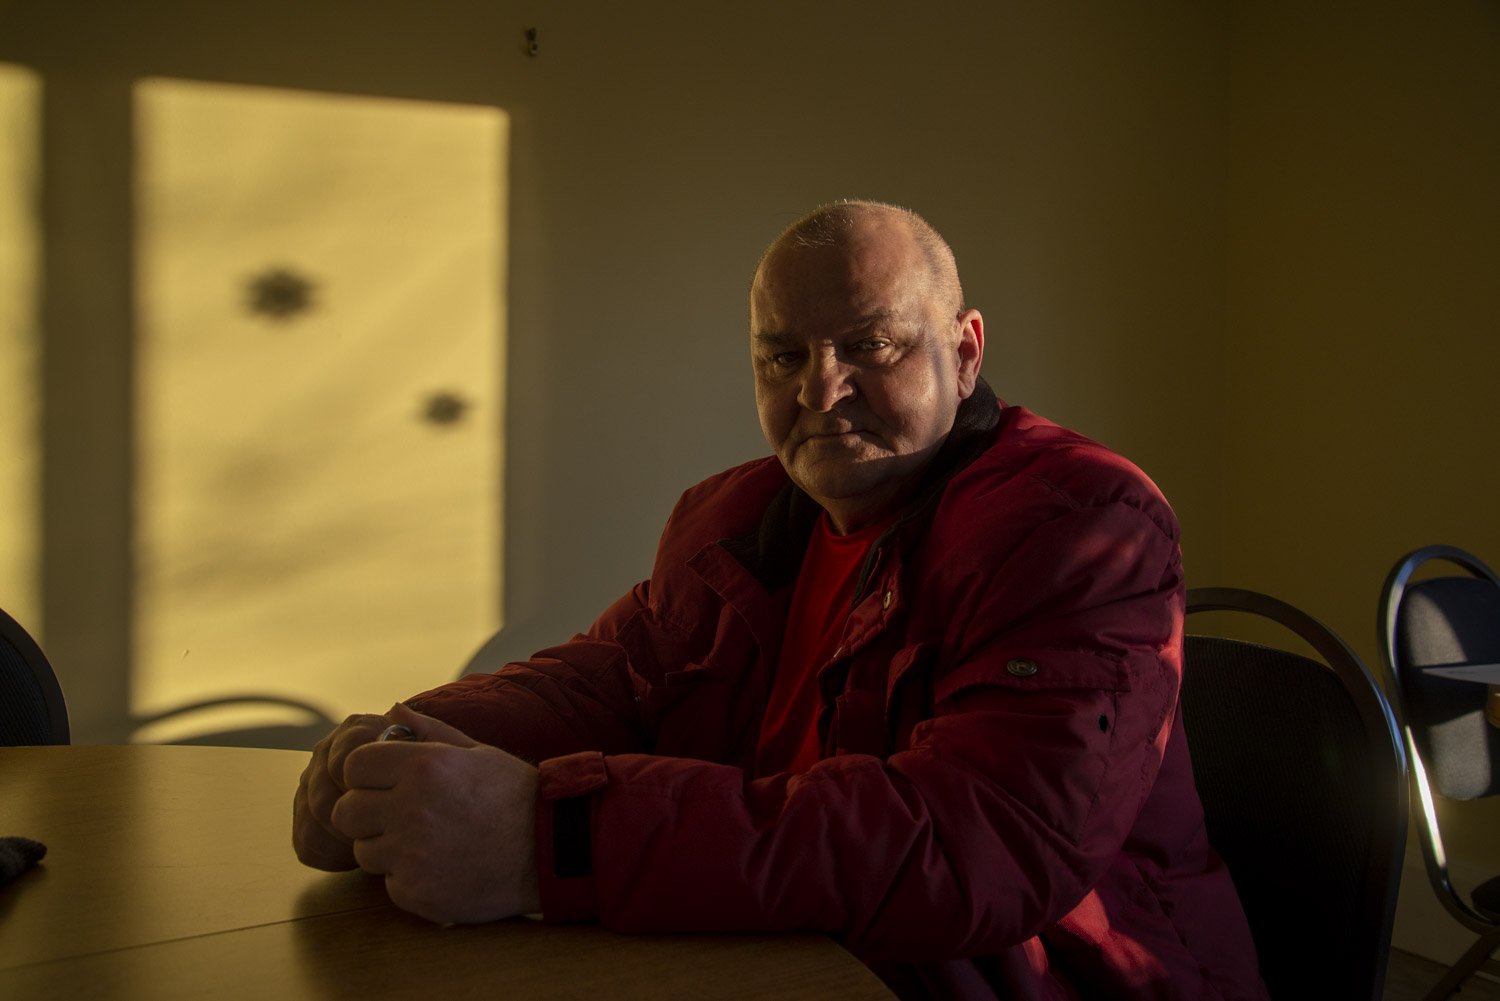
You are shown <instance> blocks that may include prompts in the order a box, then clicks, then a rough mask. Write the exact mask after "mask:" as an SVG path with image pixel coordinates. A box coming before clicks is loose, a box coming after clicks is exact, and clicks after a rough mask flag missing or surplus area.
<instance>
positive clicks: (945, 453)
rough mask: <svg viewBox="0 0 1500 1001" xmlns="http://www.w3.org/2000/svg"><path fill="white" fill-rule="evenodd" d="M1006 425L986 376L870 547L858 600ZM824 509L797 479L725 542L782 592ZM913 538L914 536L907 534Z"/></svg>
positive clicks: (857, 590)
mask: <svg viewBox="0 0 1500 1001" xmlns="http://www.w3.org/2000/svg"><path fill="white" fill-rule="evenodd" d="M999 424H1000V404H999V402H998V400H997V399H996V398H995V392H994V390H992V389H990V386H989V383H987V382H985V381H984V378H983V377H982V376H981V377H980V378H979V379H978V381H977V382H976V383H975V384H974V392H972V393H970V394H969V396H968V398H967V399H965V400H963V401H962V402H960V403H959V405H958V413H957V415H956V416H955V417H954V420H953V430H951V431H950V432H948V438H947V440H946V441H944V442H943V446H942V447H941V448H940V449H938V453H937V455H935V456H933V458H932V462H930V463H929V464H928V466H927V468H926V469H924V470H923V471H922V484H921V487H920V488H919V490H918V492H917V495H916V496H915V497H913V498H912V500H911V501H910V502H909V503H908V504H907V506H906V507H905V508H904V509H903V510H902V512H901V514H900V515H899V516H898V517H897V518H896V520H895V521H894V522H893V523H892V524H891V526H890V527H889V528H888V529H886V531H885V532H884V533H882V535H881V536H880V538H879V539H877V540H876V542H875V544H874V545H872V546H871V547H870V554H869V556H867V557H866V559H865V565H864V568H863V569H862V570H861V571H860V579H859V585H858V586H857V587H856V588H855V596H856V599H857V598H858V596H859V594H860V593H862V592H863V591H864V588H865V584H866V582H867V580H868V577H869V574H870V570H871V569H872V568H873V566H874V557H875V553H876V552H877V551H878V550H879V549H880V547H881V546H882V545H883V544H884V543H885V541H886V540H887V539H889V538H891V537H892V536H893V535H895V534H896V533H897V532H900V531H903V528H904V526H907V525H911V524H913V523H916V522H918V521H920V520H921V519H923V518H924V517H925V516H926V515H928V514H930V512H931V508H932V507H933V506H934V505H935V504H936V502H937V499H938V498H939V497H941V496H942V493H943V491H944V490H945V489H947V486H948V481H949V480H951V479H953V477H954V476H955V475H957V474H958V473H959V472H960V471H961V470H962V469H964V468H965V467H966V466H968V465H969V463H971V462H973V461H974V460H975V459H977V458H978V457H979V456H980V455H981V454H982V453H983V452H984V450H985V449H986V448H988V447H989V446H990V444H991V443H992V442H993V441H994V432H995V428H996V427H998V426H999ZM822 513H823V509H822V508H821V507H820V506H819V505H818V502H817V501H815V500H813V499H812V498H811V497H809V496H808V495H807V494H806V493H804V492H803V491H802V490H801V488H799V487H798V486H796V485H795V484H794V483H792V482H791V481H787V484H786V486H784V487H782V489H781V491H780V492H779V493H778V494H777V495H776V497H775V498H773V499H772V501H771V505H770V507H768V508H766V513H765V514H764V515H763V516H762V517H761V520H760V525H759V526H758V527H757V528H756V530H755V531H753V532H748V533H746V534H745V535H741V536H737V537H735V538H730V539H723V540H721V541H720V545H722V546H723V547H724V548H725V549H726V550H728V551H729V553H730V555H732V556H733V557H734V558H735V559H736V560H738V561H739V563H740V564H741V565H743V566H744V567H745V569H746V570H749V571H750V572H751V573H752V574H754V575H755V577H756V579H758V580H759V581H760V582H761V585H762V586H763V587H765V589H766V590H767V591H777V590H780V589H781V588H782V587H785V586H787V585H789V584H791V583H793V582H794V581H795V580H796V579H797V572H798V571H799V570H800V569H801V567H802V556H803V554H804V553H805V552H806V551H807V540H808V538H809V537H810V536H811V535H812V530H813V525H814V524H816V522H817V520H818V517H819V516H820V515H821V514H822ZM905 537H907V538H912V537H913V536H912V535H911V533H906V536H905Z"/></svg>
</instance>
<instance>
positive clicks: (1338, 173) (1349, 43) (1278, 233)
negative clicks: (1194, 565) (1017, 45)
mask: <svg viewBox="0 0 1500 1001" xmlns="http://www.w3.org/2000/svg"><path fill="white" fill-rule="evenodd" d="M1231 37H1232V39H1233V55H1232V58H1231V61H1230V69H1231V81H1232V98H1231V107H1232V109H1233V114H1232V117H1231V123H1232V129H1231V139H1230V146H1229V157H1228V161H1229V165H1230V169H1229V177H1230V185H1229V241H1228V263H1229V267H1228V274H1229V286H1228V297H1227V303H1226V322H1225V326H1224V330H1225V335H1226V340H1225V371H1226V372H1227V374H1228V383H1227V390H1226V394H1225V398H1224V407H1223V413H1224V431H1225V438H1224V455H1225V458H1226V462H1225V464H1224V479H1223V489H1224V505H1223V507H1222V509H1221V511H1220V514H1219V529H1220V538H1221V539H1222V540H1223V562H1222V567H1223V573H1224V578H1225V580H1228V581H1233V582H1234V583H1236V584H1239V585H1242V586H1246V587H1252V588H1257V589H1260V590H1265V591H1270V592H1272V593H1275V594H1278V595H1280V596H1282V597H1284V598H1286V599H1287V600H1289V601H1291V602H1293V603H1295V604H1298V605H1300V606H1302V607H1303V608H1306V609H1307V610H1308V611H1310V612H1312V613H1313V614H1315V615H1317V616H1318V617H1320V618H1322V619H1323V620H1324V621H1326V622H1327V623H1328V624H1329V625H1330V626H1332V627H1333V628H1334V629H1335V630H1336V631H1337V632H1338V633H1340V634H1341V635H1342V636H1343V637H1344V638H1345V639H1346V640H1347V641H1348V642H1349V643H1350V644H1351V645H1352V646H1354V647H1355V649H1356V650H1357V651H1358V652H1359V653H1360V654H1361V655H1362V656H1363V657H1364V658H1365V659H1366V662H1367V663H1369V664H1371V665H1372V666H1374V665H1377V664H1378V663H1379V659H1378V651H1377V647H1376V643H1375V614H1376V613H1375V610H1376V604H1377V599H1378V596H1379V592H1380V586H1381V582H1382V581H1383V580H1384V577H1385V574H1386V572H1387V571H1389V570H1390V568H1391V566H1392V564H1394V563H1395V561H1396V559H1397V558H1398V557H1399V556H1401V555H1402V554H1404V553H1405V552H1407V551H1409V550H1411V549H1415V548H1417V547H1418V546H1423V545H1428V544H1431V543H1437V542H1442V543H1448V544H1450V545H1456V546H1460V547H1463V548H1466V549H1470V550H1472V551H1473V552H1475V553H1477V554H1479V555H1480V557H1481V558H1483V559H1485V560H1486V561H1487V562H1489V563H1490V564H1491V565H1496V564H1497V563H1500V517H1497V516H1496V497H1497V496H1500V462H1497V461H1496V457H1497V444H1496V442H1497V432H1500V419H1497V417H1496V410H1495V378H1496V375H1497V373H1500V348H1497V345H1496V339H1497V336H1500V236H1497V234H1500V113H1497V111H1496V108H1497V101H1500V6H1497V5H1496V4H1494V3H1492V2H1487V0H1462V2H1451V3H1438V4H1410V3H1401V2H1378V3H1369V2H1358V3H1356V2H1323V3H1315V4H1308V3H1301V2H1297V0H1283V2H1272V3H1267V2H1250V3H1236V4H1235V5H1234V22H1233V27H1232V32H1231ZM1475 806H1476V807H1477V813H1478V816H1477V817H1474V818H1473V819H1472V820H1470V822H1469V823H1467V824H1465V825H1464V826H1463V827H1462V828H1460V829H1459V830H1458V836H1457V838H1456V839H1455V842H1454V844H1452V845H1451V846H1450V847H1451V848H1452V849H1453V851H1454V854H1455V855H1456V856H1458V857H1457V859H1456V860H1455V865H1456V866H1457V867H1458V868H1459V869H1460V872H1461V874H1462V875H1466V876H1472V875H1473V874H1474V873H1475V872H1486V871H1487V873H1488V874H1490V875H1492V874H1493V873H1494V872H1495V871H1496V870H1497V869H1500V839H1496V838H1495V831H1496V830H1497V829H1500V803H1495V802H1493V801H1492V802H1488V803H1484V804H1476V805H1475ZM1413 833H1415V832H1413ZM1414 848H1415V843H1413V851H1412V852H1411V853H1410V859H1409V862H1408V865H1407V873H1406V882H1405V884H1404V888H1405V891H1406V892H1404V893H1403V895H1402V912H1401V915H1400V918H1399V920H1398V925H1397V941H1398V943H1401V944H1405V945H1406V946H1407V947H1409V948H1413V949H1419V950H1421V951H1423V952H1425V953H1427V954H1429V955H1434V956H1440V957H1445V958H1448V959H1452V958H1456V956H1457V954H1458V952H1460V951H1461V949H1462V947H1463V945H1465V944H1467V942H1468V941H1471V940H1472V936H1470V935H1468V934H1467V933H1465V932H1463V931H1462V930H1461V929H1459V928H1458V927H1457V926H1456V925H1455V924H1453V922H1452V921H1451V920H1449V919H1448V918H1447V917H1446V916H1445V915H1443V914H1441V913H1440V912H1438V911H1437V910H1436V909H1435V904H1433V903H1432V902H1431V900H1432V897H1431V893H1430V891H1428V889H1427V884H1426V880H1425V878H1424V876H1423V875H1422V871H1421V864H1420V862H1419V861H1418V860H1417V859H1416V856H1415V851H1414Z"/></svg>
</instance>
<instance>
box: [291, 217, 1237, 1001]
mask: <svg viewBox="0 0 1500 1001" xmlns="http://www.w3.org/2000/svg"><path fill="white" fill-rule="evenodd" d="M750 326H751V331H750V333H751V358H752V363H753V367H754V372H755V390H756V406H757V410H758V411H759V415H760V422H761V427H762V429H763V431H764V432H765V435H766V439H767V441H768V442H769V443H770V445H771V447H772V449H773V450H774V451H775V453H776V454H775V456H774V457H768V458H766V459H762V460H758V461H755V462H751V463H747V464H745V465H743V466H739V467H736V468H734V469H731V470H728V471H726V472H724V473H721V474H719V475H718V476H715V477H711V478H710V479H708V480H706V481H704V482H703V483H701V484H699V485H698V486H696V487H694V488H692V489H691V490H689V491H688V492H687V493H686V494H684V495H683V498H682V500H681V501H680V502H679V503H678V505H677V508H676V509H675V510H674V512H673V514H672V516H671V518H670V520H669V521H668V523H667V526H666V529H665V530H664V532H663V534H662V539H661V543H660V545H659V547H658V550H657V558H656V564H655V566H654V568H653V570H652V573H651V577H650V578H649V579H648V580H646V581H644V582H642V583H641V584H639V585H637V586H636V588H635V589H633V590H632V591H631V592H630V593H629V594H627V595H625V596H624V597H622V598H621V599H620V600H619V601H617V602H616V603H615V604H614V605H613V606H611V607H610V608H609V609H607V610H606V611H605V612H604V614H603V615H602V616H600V618H599V620H598V621H597V622H596V623H595V624H594V625H593V627H592V628H591V629H590V630H589V632H588V633H587V634H586V635H582V636H579V637H576V638H575V639H574V640H572V641H570V642H568V643H565V644H563V645H562V646H559V647H555V648H552V649H550V650H544V651H542V652H540V653H538V654H537V655H536V656H535V657H533V658H532V659H531V660H529V661H526V662H524V663H517V664H510V665H507V666H506V667H505V668H503V669H501V670H500V671H498V672H496V673H494V674H491V675H471V676H469V677H467V678H464V679H462V680H461V681H458V682H455V683H453V684H450V685H445V686H443V687H441V688H438V689H434V690H433V691H430V692H427V693H424V694H422V695H420V696H417V697H416V698H414V699H412V700H410V701H409V703H408V704H406V705H399V706H396V707H393V708H392V710H391V711H390V712H389V713H387V714H385V715H383V716H360V717H352V718H351V719H349V720H348V721H346V722H345V723H344V724H343V725H341V726H340V727H339V728H338V729H337V730H336V731H335V732H334V733H333V734H331V735H330V736H329V737H328V738H326V739H325V740H324V741H322V742H321V743H320V744H319V745H318V747H317V748H316V749H315V750H314V752H313V757H312V761H311V763H310V764H309V765H308V768H307V770H306V772H305V773H304V774H303V777H302V782H301V784H300V786H299V788H298V790H297V795H296V800H295V821H294V831H293V840H294V843H295V845H296V849H297V853H298V856H299V857H300V858H301V859H302V860H303V861H304V862H306V863H308V864H309V865H314V866H318V867H320V868H326V869H349V868H354V867H356V866H358V867H359V868H362V869H364V870H366V871H368V872H371V873H375V874H378V875H382V876H384V877H385V881H386V886H387V889H388V891H389V893H390V895H391V899H392V900H394V901H395V902H396V903H397V904H399V905H401V906H402V907H405V908H408V909H409V910H412V911H414V912H416V913H417V914H420V915H423V916H424V917H427V918H430V919H432V920H434V921H488V920H493V919H497V918H503V917H508V916H511V915H515V914H521V913H531V912H537V911H540V912H541V913H542V914H543V915H544V916H545V917H546V918H547V919H548V920H561V921H566V920H598V921H601V922H603V923H604V924H606V925H608V926H609V927H612V928H616V929H619V930H625V931H673V930H696V931H703V930H710V929H722V930H739V931H761V930H774V929H803V930H819V931H825V932H828V933H830V934H833V935H835V936H837V937H838V938H839V939H840V940H841V941H842V942H843V943H844V944H845V945H846V946H847V947H848V948H850V949H851V950H853V951H854V952H855V953H856V954H858V955H859V956H860V957H861V958H862V959H864V960H865V961H866V962H867V963H869V964H870V965H871V967H873V968H874V969H875V970H876V971H877V972H878V973H879V974H880V975H881V976H882V977H884V978H885V980H886V981H887V983H889V984H890V985H891V986H892V987H893V988H894V989H895V990H896V991H897V993H898V994H900V995H902V996H903V997H909V998H919V997H960V998H994V997H1027V998H1032V997H1042V998H1071V997H1109V998H1146V997H1152V998H1159V997H1172V998H1178V997H1180V998H1189V997H1191V998H1226V999H1227V998H1262V997H1263V996H1264V990H1263V988H1262V987H1261V984H1260V980H1259V977H1258V975H1257V973H1256V965H1255V956H1254V949H1253V946H1252V944H1251V941H1250V937H1249V933H1248V931H1247V929H1246V927H1245V922H1244V918H1243V915H1242V913H1241V911H1240V907H1239V903H1238V900H1237V899H1236V896H1235V893H1234V888H1233V884H1232V883H1231V882H1230V880H1229V876H1228V873H1227V872H1226V870H1225V869H1224V868H1223V865H1222V863H1221V862H1220V861H1219V860H1218V858H1217V857H1216V856H1215V855H1214V854H1213V852H1212V850H1211V849H1210V848H1209V846H1208V844H1207V841H1206V839H1205V835H1204V831H1203V823H1202V811H1201V808H1200V807H1199V804H1198V800H1197V795H1196V793H1195V791H1194V789H1193V785H1192V772H1191V768H1190V766H1189V762H1188V758H1187V746H1186V742H1185V740H1184V738H1183V734H1182V729H1181V725H1180V722H1179V720H1178V716H1177V690H1178V684H1179V681H1180V678H1181V638H1182V607H1183V581H1182V567H1181V557H1180V553H1179V550H1178V544H1177V524H1176V521H1175V519H1174V518H1173V516H1172V513H1171V510H1170V508H1169V507H1168V506H1167V504H1166V502H1165V500H1164V499H1163V498H1162V497H1161V495H1160V493H1159V492H1158V491H1157V490H1156V488H1155V486H1154V485H1152V484H1151V482H1150V481H1149V480H1148V479H1147V478H1146V477H1145V476H1144V475H1143V474H1142V473H1141V472H1140V471H1139V470H1137V469H1136V468H1135V467H1134V466H1132V465H1131V464H1130V463H1128V462H1127V461H1126V460H1124V459H1122V458H1120V457H1119V456H1117V455H1115V454H1114V453H1112V452H1109V451H1108V450H1107V449H1105V448H1103V447H1102V446H1100V445H1097V444H1096V443H1094V442H1091V441H1089V440H1088V439H1086V438H1083V437H1082V436H1080V435H1077V434H1075V433H1073V432H1070V431H1067V430H1066V429H1063V428H1061V427H1058V426H1057V425H1055V424H1052V423H1051V422H1049V421H1046V420H1044V419H1042V418H1040V417H1037V416H1036V415H1034V414H1031V413H1029V412H1027V411H1026V410H1024V409H1023V408H1020V407H1011V406H1006V405H1005V404H1003V403H1000V402H999V401H997V400H996V398H995V396H994V394H993V393H992V392H991V391H990V389H989V387H988V386H987V385H986V384H985V383H984V381H983V380H982V379H981V378H980V377H979V366H980V360H981V358H982V356H983V350H984V326H983V319H982V317H981V316H980V314H979V313H978V311H976V310H973V309H966V308H964V306H963V299H962V291H961V289H960V286H959V281H958V271H957V268H956V266H955V264H954V261H953V255H952V252H951V251H950V250H949V249H948V247H947V245H946V244H945V243H944V242H943V240H942V239H941V238H940V237H939V236H938V235H937V233H936V232H934V231H933V230H932V228H931V227H930V226H928V225H927V224H926V223H925V222H923V221H922V220H921V219H920V218H918V217H917V216H915V215H914V214H912V213H910V212H908V211H906V210H903V209H897V208H894V207H891V206H886V205H880V204H874V203H867V202H846V203H839V204H836V205H832V206H826V207H824V208H822V209H819V210H817V211H815V212H814V213H812V214H811V215H810V216H808V217H806V218H805V219H803V220H801V221H800V222H798V223H796V224H794V225H793V226H792V227H791V228H790V229H788V230H787V231H786V232H785V233H783V234H782V236H781V237H780V238H779V239H778V240H777V241H776V242H775V243H774V244H773V245H772V246H771V248H770V250H768V251H767V253H766V255H765V257H764V258H763V259H762V260H761V262H760V266H759V267H758V268H757V270H756V274H755V280H754V283H753V286H752V289H751V297H750ZM393 727H395V728H400V729H399V730H398V732H400V733H403V734H406V733H409V734H411V735H414V736H415V737H417V738H418V739H417V740H416V741H379V740H377V739H376V738H377V737H378V736H380V735H381V734H382V733H386V732H387V731H388V730H389V729H390V728H393Z"/></svg>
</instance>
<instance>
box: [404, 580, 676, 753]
mask: <svg viewBox="0 0 1500 1001" xmlns="http://www.w3.org/2000/svg"><path fill="white" fill-rule="evenodd" d="M649 596H650V583H649V582H642V583H640V584H637V585H636V586H635V587H634V588H633V589H631V590H630V591H629V592H628V593H626V594H625V595H624V596H623V597H621V598H620V599H619V600H617V601H616V602H615V603H614V604H613V605H611V606H610V607H609V608H608V609H606V610H605V612H604V614H603V615H601V616H600V617H599V619H598V621H596V622H595V623H594V625H593V627H592V628H590V630H589V632H588V633H587V634H586V635H580V636H576V637H574V638H573V639H572V640H571V641H570V642H568V643H564V644H562V645H561V646H556V647H550V648H548V649H546V650H542V651H539V652H538V653H537V654H535V655H534V656H533V657H532V658H531V659H530V660H528V661H524V662H519V663H513V664H507V665H506V666H505V667H503V668H501V669H500V670H498V671H495V672H494V673H492V674H470V675H467V676H465V677H463V678H460V679H459V680H458V681H455V682H452V683H450V684H447V685H443V686H442V687H440V688H434V689H432V690H431V691H427V692H423V693H422V694H420V695H417V696H414V697H413V698H411V699H408V700H407V703H408V704H409V705H410V706H411V707H412V708H413V709H416V710H417V711H419V712H424V713H427V714H428V715H430V716H436V717H437V718H438V719H441V720H443V721H444V722H446V723H448V724H450V725H452V726H455V727H457V728H458V729H460V730H462V731H463V732H464V733H466V734H468V735H469V736H470V737H473V738H474V739H475V740H478V741H480V742H482V743H486V744H493V745H494V746H496V747H500V748H504V749H505V750H506V751H509V752H510V753H511V754H514V755H516V756H517V757H520V758H523V759H525V760H527V761H530V762H532V763H536V762H539V761H543V760H546V759H547V758H554V757H557V756H558V755H565V754H572V753H574V752H577V751H584V750H596V751H603V752H606V753H609V754H621V753H627V752H631V751H640V750H642V749H644V748H645V747H646V746H647V745H646V742H645V737H644V734H643V730H642V722H641V716H640V709H639V705H638V703H637V701H636V698H635V691H634V687H633V685H632V684H631V681H630V678H629V672H628V670H627V669H626V667H625V654H624V653H623V652H622V651H621V649H620V647H619V646H618V644H616V643H615V642H614V636H615V633H616V632H617V630H618V629H619V627H620V626H621V624H623V623H624V622H626V621H628V620H629V618H630V617H631V615H633V614H634V613H635V612H636V611H637V610H639V609H640V608H643V607H644V606H645V605H646V603H647V601H648V600H649Z"/></svg>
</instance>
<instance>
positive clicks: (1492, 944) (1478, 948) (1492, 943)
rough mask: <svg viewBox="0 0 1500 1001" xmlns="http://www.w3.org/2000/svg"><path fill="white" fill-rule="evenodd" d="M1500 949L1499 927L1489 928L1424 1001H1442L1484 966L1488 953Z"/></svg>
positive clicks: (1450, 968) (1444, 975) (1428, 993)
mask: <svg viewBox="0 0 1500 1001" xmlns="http://www.w3.org/2000/svg"><path fill="white" fill-rule="evenodd" d="M1496 948H1500V927H1496V928H1491V929H1490V930H1489V931H1487V932H1485V933H1484V934H1483V935H1481V936H1479V940H1478V941H1477V942H1475V943H1474V944H1473V945H1471V946H1469V950H1468V951H1467V952H1465V953H1464V954H1463V955H1462V956H1460V957H1459V959H1458V962H1456V963H1454V964H1453V965H1452V966H1451V967H1449V968H1448V972H1447V973H1445V974H1443V979H1442V980H1439V981H1438V982H1437V986H1435V987H1433V989H1432V990H1430V991H1428V992H1427V997H1426V999H1425V1001H1443V999H1444V998H1447V997H1448V996H1449V995H1451V994H1452V993H1453V992H1454V991H1456V990H1458V988H1459V986H1460V985H1461V984H1463V982H1464V981H1465V980H1468V979H1469V977H1470V976H1471V975H1472V974H1473V973H1474V971H1476V970H1478V969H1479V968H1480V967H1481V966H1483V965H1484V963H1485V960H1487V959H1489V958H1490V953H1492V952H1494V951H1495V949H1496Z"/></svg>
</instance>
